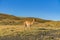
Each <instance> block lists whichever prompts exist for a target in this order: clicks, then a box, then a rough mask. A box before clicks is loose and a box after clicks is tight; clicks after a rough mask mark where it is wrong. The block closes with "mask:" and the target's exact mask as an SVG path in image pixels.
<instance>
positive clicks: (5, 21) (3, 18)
mask: <svg viewBox="0 0 60 40" xmlns="http://www.w3.org/2000/svg"><path fill="white" fill-rule="evenodd" d="M32 19H35V22H38V23H44V22H50V21H51V20H44V19H40V18H34V17H16V16H14V15H8V14H2V13H0V25H20V24H22V23H23V22H24V21H25V20H29V21H31V20H32Z"/></svg>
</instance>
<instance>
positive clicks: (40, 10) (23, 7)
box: [0, 0, 60, 20]
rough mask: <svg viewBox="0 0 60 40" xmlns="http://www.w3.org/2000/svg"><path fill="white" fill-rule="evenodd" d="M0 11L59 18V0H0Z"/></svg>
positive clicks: (43, 17)
mask: <svg viewBox="0 0 60 40" xmlns="http://www.w3.org/2000/svg"><path fill="white" fill-rule="evenodd" d="M0 13H6V14H11V15H15V16H25V17H38V18H42V19H49V20H60V0H0Z"/></svg>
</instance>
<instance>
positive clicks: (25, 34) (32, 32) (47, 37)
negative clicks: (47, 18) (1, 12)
mask: <svg viewBox="0 0 60 40" xmlns="http://www.w3.org/2000/svg"><path fill="white" fill-rule="evenodd" d="M0 40H60V29H59V27H42V26H40V27H39V26H32V27H31V28H30V27H24V25H0Z"/></svg>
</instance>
